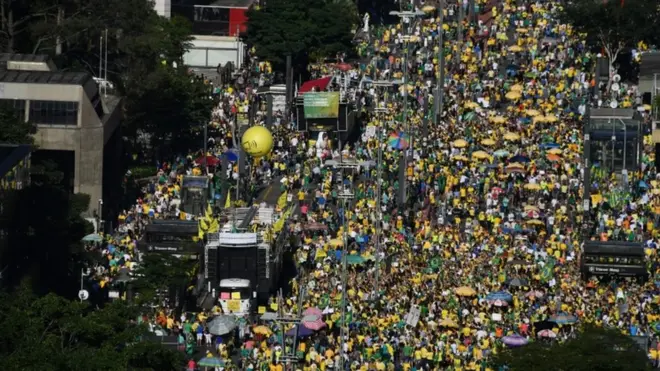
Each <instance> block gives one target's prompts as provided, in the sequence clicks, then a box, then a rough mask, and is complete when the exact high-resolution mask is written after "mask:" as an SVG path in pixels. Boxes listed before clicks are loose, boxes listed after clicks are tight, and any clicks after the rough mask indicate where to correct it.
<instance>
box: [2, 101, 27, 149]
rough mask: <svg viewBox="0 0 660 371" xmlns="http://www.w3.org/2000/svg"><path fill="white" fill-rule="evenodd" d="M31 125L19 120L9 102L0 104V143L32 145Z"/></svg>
mask: <svg viewBox="0 0 660 371" xmlns="http://www.w3.org/2000/svg"><path fill="white" fill-rule="evenodd" d="M32 131H33V125H32V124H29V123H27V122H25V121H24V120H21V118H20V117H19V116H18V115H17V114H16V111H14V108H13V106H11V104H10V103H9V102H3V103H0V143H11V144H33V143H34V138H32V135H31V134H32Z"/></svg>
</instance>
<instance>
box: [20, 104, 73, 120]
mask: <svg viewBox="0 0 660 371" xmlns="http://www.w3.org/2000/svg"><path fill="white" fill-rule="evenodd" d="M29 119H30V121H32V122H34V123H36V124H42V125H77V123H78V102H59V101H39V100H33V101H30V117H29Z"/></svg>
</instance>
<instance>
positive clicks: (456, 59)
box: [454, 0, 465, 64]
mask: <svg viewBox="0 0 660 371" xmlns="http://www.w3.org/2000/svg"><path fill="white" fill-rule="evenodd" d="M464 20H465V8H464V7H463V0H458V31H457V34H456V42H457V44H458V50H457V51H456V53H454V62H455V64H458V63H460V62H461V52H462V51H463V21H464Z"/></svg>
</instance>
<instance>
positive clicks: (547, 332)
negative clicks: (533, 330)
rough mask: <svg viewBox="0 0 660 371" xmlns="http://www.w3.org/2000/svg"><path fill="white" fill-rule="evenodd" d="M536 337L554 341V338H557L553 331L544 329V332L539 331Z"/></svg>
mask: <svg viewBox="0 0 660 371" xmlns="http://www.w3.org/2000/svg"><path fill="white" fill-rule="evenodd" d="M536 336H538V337H540V338H548V339H554V338H556V337H557V334H555V333H554V331H552V330H548V329H546V330H541V331H539V332H538V333H537V334H536Z"/></svg>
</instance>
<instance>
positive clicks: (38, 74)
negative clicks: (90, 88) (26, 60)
mask: <svg viewBox="0 0 660 371" xmlns="http://www.w3.org/2000/svg"><path fill="white" fill-rule="evenodd" d="M0 63H1V62H0ZM91 79H92V75H90V74H89V73H87V72H46V71H10V70H0V82H10V83H19V84H60V85H80V86H82V85H85V83H87V82H88V81H89V80H91Z"/></svg>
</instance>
